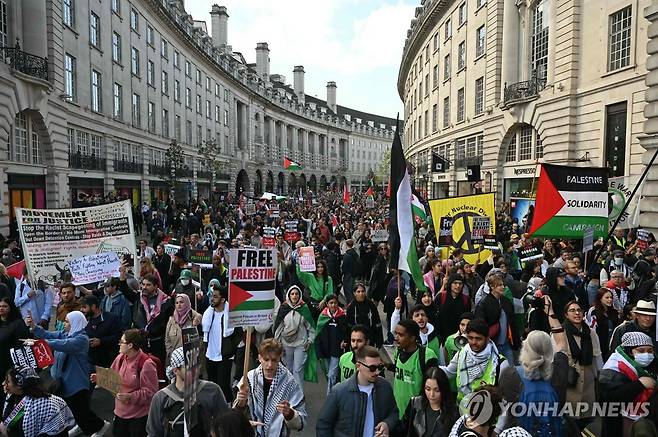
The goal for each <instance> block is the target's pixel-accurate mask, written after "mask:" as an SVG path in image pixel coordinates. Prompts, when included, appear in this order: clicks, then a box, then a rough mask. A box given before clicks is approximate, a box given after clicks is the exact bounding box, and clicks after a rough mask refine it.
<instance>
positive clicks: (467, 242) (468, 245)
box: [452, 211, 480, 255]
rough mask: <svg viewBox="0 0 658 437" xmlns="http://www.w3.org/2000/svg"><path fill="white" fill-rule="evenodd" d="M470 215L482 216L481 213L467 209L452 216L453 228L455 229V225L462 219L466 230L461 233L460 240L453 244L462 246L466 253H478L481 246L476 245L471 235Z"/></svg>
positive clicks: (458, 246)
mask: <svg viewBox="0 0 658 437" xmlns="http://www.w3.org/2000/svg"><path fill="white" fill-rule="evenodd" d="M469 217H480V214H477V213H475V212H472V211H465V212H460V213H459V214H456V215H455V216H454V217H453V218H452V229H453V230H454V229H455V225H456V224H457V223H458V222H459V221H461V222H462V227H463V228H464V232H463V233H462V234H461V236H460V237H459V239H458V240H455V241H454V243H453V244H452V245H453V246H454V247H457V248H461V249H462V250H463V251H464V254H466V255H472V254H476V253H478V252H479V251H480V248H479V246H478V247H475V245H474V244H473V241H472V235H471V224H470V222H469V220H468V218H469Z"/></svg>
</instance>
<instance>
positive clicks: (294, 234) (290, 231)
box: [283, 220, 300, 242]
mask: <svg viewBox="0 0 658 437" xmlns="http://www.w3.org/2000/svg"><path fill="white" fill-rule="evenodd" d="M298 225H299V222H298V221H297V220H288V221H287V222H286V232H285V234H284V235H283V239H284V240H286V241H288V242H295V241H297V240H299V238H300V235H299V232H298V231H297V229H298Z"/></svg>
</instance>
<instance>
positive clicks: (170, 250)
mask: <svg viewBox="0 0 658 437" xmlns="http://www.w3.org/2000/svg"><path fill="white" fill-rule="evenodd" d="M179 250H180V246H176V245H175V244H165V253H166V254H167V255H169V256H174V255H175V254H176V252H178V251H179Z"/></svg>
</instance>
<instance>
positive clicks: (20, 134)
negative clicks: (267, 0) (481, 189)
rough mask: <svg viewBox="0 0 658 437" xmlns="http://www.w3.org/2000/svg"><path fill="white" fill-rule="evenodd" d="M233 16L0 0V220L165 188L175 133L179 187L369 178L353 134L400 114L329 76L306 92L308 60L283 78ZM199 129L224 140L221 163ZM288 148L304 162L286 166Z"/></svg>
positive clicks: (146, 6) (165, 1) (387, 135)
mask: <svg viewBox="0 0 658 437" xmlns="http://www.w3.org/2000/svg"><path fill="white" fill-rule="evenodd" d="M44 4H45V8H44ZM228 22H229V15H228V11H227V10H226V8H225V7H221V6H217V5H214V6H213V8H212V12H211V26H210V27H211V33H212V35H209V34H208V32H207V30H206V23H204V22H199V21H194V20H193V18H192V17H191V16H190V15H189V14H187V13H186V12H185V8H184V2H183V1H182V0H175V1H170V0H107V1H91V2H89V1H80V0H45V1H44V0H0V53H2V54H3V56H2V61H3V62H0V202H1V204H2V209H1V211H0V232H3V233H6V230H7V227H8V226H9V224H10V222H11V221H12V219H13V217H14V213H13V211H14V208H15V207H37V208H45V207H48V208H59V207H67V206H71V205H74V204H75V203H76V200H77V199H79V198H80V197H81V196H83V195H93V194H100V195H105V194H108V193H110V192H116V193H119V194H122V195H127V196H128V197H130V198H131V199H132V200H133V202H134V203H135V204H138V203H141V202H142V201H153V200H156V199H164V198H166V197H167V196H168V194H169V193H168V190H167V189H166V183H165V175H166V174H167V173H168V172H169V171H170V169H169V167H168V166H167V165H166V164H165V152H166V150H167V148H168V147H169V146H170V144H171V143H172V141H174V140H176V141H177V142H178V143H179V144H181V145H182V147H183V156H181V157H180V159H181V160H182V162H184V163H185V164H187V167H188V169H187V170H186V171H185V174H184V180H183V181H182V182H184V183H185V184H184V186H185V187H186V189H185V191H186V192H185V193H183V194H182V195H183V197H184V198H186V197H188V196H189V198H195V197H196V196H198V195H201V196H209V195H210V193H211V192H212V191H215V192H217V191H218V192H236V191H244V192H247V193H254V194H259V193H261V192H263V191H271V192H278V193H298V192H299V191H300V190H301V191H306V190H312V191H313V192H317V191H318V190H320V189H323V188H325V187H328V186H331V184H332V183H333V184H335V186H342V185H343V184H350V185H352V186H361V185H363V184H364V183H365V181H366V179H365V174H364V173H363V172H362V171H356V170H354V171H352V170H351V168H355V167H351V166H350V155H351V153H350V149H351V144H352V139H353V138H355V139H356V138H358V141H361V142H365V141H366V140H367V144H373V146H372V147H373V148H374V147H375V144H376V145H377V146H379V145H382V144H388V145H390V143H391V141H392V138H393V129H394V124H395V120H393V119H390V118H385V117H380V116H377V115H373V114H365V113H362V112H360V111H355V110H352V109H350V108H345V107H342V106H340V105H337V103H336V94H337V92H336V89H337V86H336V84H335V83H334V82H329V83H328V84H327V100H319V99H317V98H312V97H308V96H305V94H304V69H303V67H302V66H297V67H295V68H294V70H293V75H294V87H290V86H288V85H286V84H285V78H284V77H283V76H280V75H273V74H270V71H269V68H270V67H269V63H270V60H269V59H270V58H269V47H268V45H267V43H258V44H257V47H256V63H252V64H249V63H247V62H246V61H245V59H244V57H243V56H242V54H240V53H239V52H234V51H233V49H232V47H231V46H230V44H229V41H228V34H229V33H228ZM357 119H358V121H357ZM204 141H214V142H215V143H216V144H217V145H218V146H219V150H220V153H219V157H218V160H219V161H221V163H222V170H221V171H219V172H216V173H215V174H214V175H213V174H211V172H210V171H209V170H208V168H207V166H205V165H204V163H203V160H202V158H201V157H200V156H199V153H198V145H199V144H201V143H203V142H204ZM364 144H365V143H364ZM378 150H379V149H378ZM284 156H287V157H289V158H290V159H293V160H296V161H299V162H301V164H302V165H303V167H304V169H303V171H301V172H296V173H292V172H284V170H283V167H282V166H283V159H284ZM372 165H374V163H373V164H372ZM211 181H213V182H214V183H215V186H214V187H211Z"/></svg>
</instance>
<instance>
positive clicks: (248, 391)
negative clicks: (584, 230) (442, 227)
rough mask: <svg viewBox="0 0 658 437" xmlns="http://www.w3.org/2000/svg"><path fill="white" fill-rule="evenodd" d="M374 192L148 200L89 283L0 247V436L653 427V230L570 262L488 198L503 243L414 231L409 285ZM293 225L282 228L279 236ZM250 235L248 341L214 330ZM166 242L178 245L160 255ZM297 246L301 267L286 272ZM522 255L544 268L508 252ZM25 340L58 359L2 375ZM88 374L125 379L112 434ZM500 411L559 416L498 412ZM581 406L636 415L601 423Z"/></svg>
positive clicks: (578, 247) (578, 249) (220, 324)
mask: <svg viewBox="0 0 658 437" xmlns="http://www.w3.org/2000/svg"><path fill="white" fill-rule="evenodd" d="M374 197H375V202H374V207H373V206H372V205H370V207H367V201H366V196H365V195H364V194H363V193H353V194H352V198H351V201H350V202H349V203H345V202H344V201H343V199H342V197H341V195H340V192H335V191H331V190H328V191H326V192H323V193H321V194H313V193H307V194H306V195H304V196H302V197H300V198H294V199H286V200H283V201H279V202H277V205H278V208H272V206H273V204H274V200H272V201H260V200H259V199H251V198H249V197H247V196H244V195H241V196H239V197H233V196H227V197H225V198H222V199H216V200H215V201H210V200H206V199H200V200H199V201H198V202H194V203H192V204H189V205H176V204H174V203H173V202H170V203H168V202H164V201H162V202H154V203H153V204H152V205H148V204H146V203H144V204H143V205H141V206H139V207H137V206H136V207H135V212H134V216H135V217H134V218H135V220H134V222H135V226H136V233H138V234H140V236H141V239H139V240H138V241H137V253H135V254H128V255H125V256H124V257H123V260H122V266H121V268H120V274H119V275H118V276H117V277H112V278H108V279H107V280H106V281H104V282H101V283H98V284H84V285H73V284H72V283H71V275H70V272H68V271H66V270H64V271H62V274H61V278H60V280H59V281H58V282H57V283H55V284H52V285H50V284H44V283H43V282H41V281H38V283H33V282H34V281H32V280H31V278H29V277H27V272H24V275H23V276H22V277H18V278H15V277H12V276H11V275H9V274H8V273H7V270H6V267H8V266H11V265H12V264H14V263H16V262H18V261H20V260H22V259H23V257H24V254H23V252H22V249H21V245H20V242H19V241H17V240H15V239H14V240H6V241H3V243H2V244H3V249H2V258H1V259H0V346H1V347H0V372H2V374H3V375H6V376H5V379H4V385H3V387H4V393H5V395H4V397H5V401H4V405H3V409H2V422H0V434H2V435H8V436H10V437H14V436H26V437H33V436H34V437H37V436H38V437H42V436H46V435H54V436H65V435H68V436H73V435H78V434H82V433H84V434H85V435H89V436H102V435H104V434H105V433H107V432H108V431H109V429H110V428H112V432H113V435H115V436H116V435H125V436H126V437H127V436H130V437H133V436H134V437H137V436H146V435H148V436H183V435H191V436H197V435H198V436H208V435H213V436H216V437H219V436H224V437H225V436H249V435H258V436H261V437H266V436H267V437H281V436H288V435H291V434H292V433H295V432H296V435H318V436H369V437H370V436H378V437H379V436H389V435H390V436H418V437H430V436H476V437H477V436H482V437H484V436H489V435H494V434H495V435H497V436H527V435H532V436H568V435H580V433H581V432H582V431H583V430H585V429H586V428H587V429H588V430H589V431H588V432H591V430H595V435H603V436H608V435H609V436H630V435H658V434H657V433H656V427H655V422H656V420H658V409H657V408H656V407H658V403H657V402H658V400H656V391H655V388H656V377H657V375H658V360H655V354H654V351H655V348H656V326H655V322H656V290H657V285H656V284H657V279H656V278H657V274H658V260H656V250H655V247H656V241H655V239H654V238H653V235H650V240H649V241H647V242H644V241H639V240H638V239H637V233H636V232H635V231H634V230H620V229H618V230H615V231H614V234H613V235H612V238H610V240H609V241H608V242H607V244H605V242H604V241H603V240H602V239H600V240H598V241H595V242H594V249H593V250H590V251H588V252H587V253H583V251H582V241H572V240H565V239H536V238H532V237H531V236H528V234H527V233H526V231H527V225H528V224H527V223H526V222H525V221H522V222H521V223H517V222H515V221H514V220H512V219H511V218H510V211H509V205H503V208H502V209H501V211H500V212H499V214H498V215H497V217H496V229H495V236H496V239H497V241H498V244H499V249H498V250H495V251H492V252H491V255H487V256H486V257H485V256H480V255H478V254H476V255H473V254H467V253H464V251H463V250H461V249H454V248H453V249H451V250H448V249H447V248H445V247H444V248H441V247H439V245H438V244H437V238H436V233H435V231H434V227H433V225H432V221H431V219H428V220H426V221H422V220H418V222H417V228H416V234H415V238H416V247H417V251H418V253H417V254H416V256H417V258H418V260H419V264H420V266H421V269H422V283H416V282H415V281H414V278H413V277H412V276H410V275H409V274H408V273H407V272H404V271H398V270H397V269H395V268H393V267H394V266H391V265H390V258H391V253H390V250H391V249H390V247H389V245H388V244H387V242H386V241H377V240H378V238H377V237H376V236H377V235H378V234H379V232H378V231H381V230H385V229H387V225H388V206H387V205H388V199H387V198H386V197H385V196H384V195H383V193H377V194H375V196H374ZM83 200H84V201H87V202H91V203H88V204H90V205H91V204H94V202H96V203H98V202H100V200H99V199H96V200H95V201H94V200H90V199H83ZM252 202H253V203H254V204H255V206H254V209H255V214H247V213H246V211H247V208H246V204H247V203H252ZM290 220H296V221H297V222H298V235H297V237H296V238H294V239H290V238H288V239H287V240H286V237H287V234H286V232H285V230H286V226H285V223H286V222H287V221H290ZM264 227H271V228H274V231H275V242H274V249H275V250H276V252H277V262H278V264H277V272H276V297H277V298H276V302H275V311H274V314H273V317H272V322H271V323H270V324H265V325H262V326H256V327H254V328H255V330H254V332H253V334H254V335H253V336H252V339H253V342H252V347H251V348H250V350H245V332H244V331H243V330H242V329H240V328H234V327H232V326H230V324H229V322H228V319H229V317H228V312H229V308H228V302H227V300H228V263H229V259H230V257H231V254H232V252H233V251H234V250H236V249H238V248H243V247H252V248H263V247H265V240H264V239H263V228H264ZM373 238H374V239H375V241H373ZM168 244H169V245H176V246H179V247H180V249H179V250H177V251H176V252H175V253H168V251H167V247H168V246H167V245H168ZM604 244H605V247H604ZM304 246H312V247H313V250H314V253H315V257H316V261H315V265H316V271H315V272H304V271H302V270H301V268H300V264H299V262H298V258H299V248H300V247H304ZM528 247H536V248H537V249H539V253H541V254H542V255H541V257H538V258H535V259H533V260H525V261H524V259H523V258H522V254H521V249H524V248H528ZM199 249H208V250H210V251H211V252H212V268H206V269H203V270H199V268H198V266H197V265H194V264H191V263H189V262H188V261H189V260H188V253H189V252H188V251H189V250H199ZM135 260H136V262H135ZM186 328H196V329H197V330H198V332H199V334H200V336H201V338H202V341H203V342H202V347H201V351H202V355H203V359H202V362H201V378H202V380H201V382H200V384H199V386H198V390H197V393H196V403H195V404H194V409H195V410H196V413H195V415H196V416H197V417H198V420H197V423H196V425H195V426H194V428H192V429H188V428H187V425H186V423H185V414H184V413H183V411H184V402H183V400H184V388H185V384H186V382H185V380H186V372H187V368H186V365H185V358H184V354H183V348H182V345H183V336H182V332H183V330H184V329H186ZM31 339H44V340H45V341H46V342H47V343H48V345H49V346H50V347H51V349H52V350H53V351H54V353H55V364H54V365H53V366H52V367H51V368H50V369H49V370H50V371H49V372H47V374H44V373H43V372H41V373H38V372H35V371H34V369H31V368H26V367H23V366H14V365H13V362H12V358H11V356H10V353H9V349H10V348H14V347H20V346H22V345H23V344H25V343H27V344H30V342H31V341H33V340H31ZM245 359H246V360H247V361H248V362H249V363H250V366H249V369H250V370H249V371H248V373H247V374H246V375H243V366H242V363H243V361H244V360H245ZM94 366H101V367H109V368H111V369H113V370H115V371H116V372H117V373H118V374H119V376H120V378H121V390H120V392H119V393H117V394H116V396H115V407H114V420H113V423H109V422H107V421H104V420H102V419H100V418H99V417H98V416H97V414H96V413H95V412H94V406H93V405H92V404H91V403H90V398H91V393H92V390H94V387H95V383H96V375H95V373H94V370H93V369H94ZM314 383H317V384H325V385H326V393H327V397H326V400H325V401H324V405H323V407H322V409H321V411H316V412H313V414H314V415H315V416H316V417H317V426H316V429H310V428H309V425H308V422H309V412H308V411H307V406H306V400H305V395H304V393H305V389H307V388H308V384H314ZM325 385H323V390H324V388H325ZM485 395H486V397H487V399H489V401H490V403H491V405H492V410H491V411H490V412H489V414H487V415H486V417H484V418H483V417H482V415H474V413H473V410H472V409H469V408H468V402H470V401H472V400H473V399H475V398H477V397H478V396H485ZM499 401H505V402H504V403H505V404H507V405H513V404H515V403H523V404H525V405H529V404H536V405H542V404H546V405H548V404H555V405H559V407H560V408H559V409H558V411H563V410H564V411H566V413H563V414H534V415H533V414H531V413H527V414H514V411H513V410H510V409H506V408H501V406H500V404H499ZM597 402H598V403H613V402H617V403H622V404H624V405H626V406H631V407H632V406H637V407H642V408H639V409H637V408H629V409H627V410H624V411H621V412H618V413H617V414H606V415H604V417H602V418H601V419H597V414H596V413H595V412H593V406H594V404H595V403H597ZM583 406H585V407H583ZM600 415H601V414H599V415H598V416H600ZM651 433H653V434H651Z"/></svg>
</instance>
